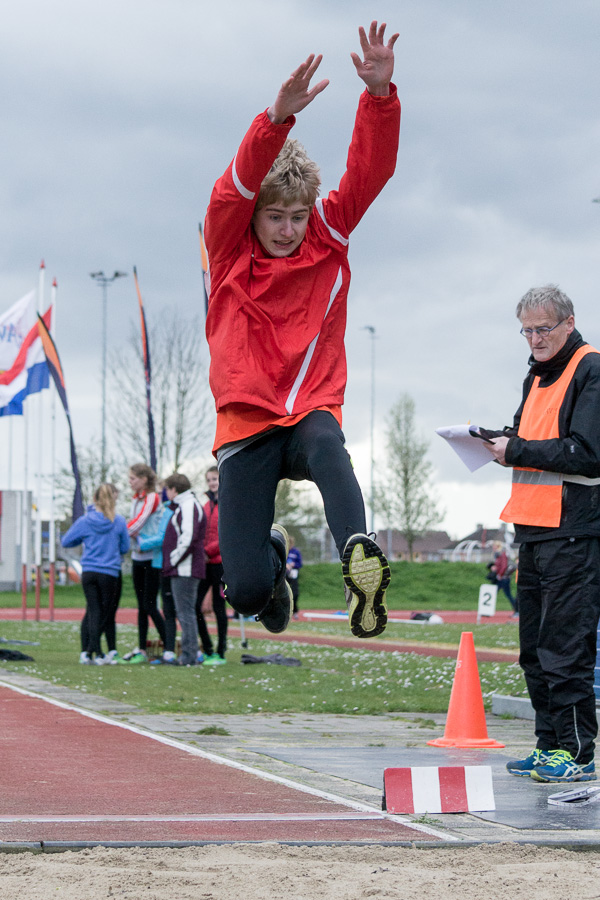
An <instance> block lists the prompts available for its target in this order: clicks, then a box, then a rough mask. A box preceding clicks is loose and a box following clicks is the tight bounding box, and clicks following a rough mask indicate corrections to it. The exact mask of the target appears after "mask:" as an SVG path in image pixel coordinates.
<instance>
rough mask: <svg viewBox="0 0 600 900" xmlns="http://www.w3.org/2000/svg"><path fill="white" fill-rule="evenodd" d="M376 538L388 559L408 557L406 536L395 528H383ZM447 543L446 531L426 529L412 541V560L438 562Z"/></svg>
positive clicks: (448, 540)
mask: <svg viewBox="0 0 600 900" xmlns="http://www.w3.org/2000/svg"><path fill="white" fill-rule="evenodd" d="M377 540H378V543H379V544H380V545H381V548H382V549H383V550H384V552H385V554H386V556H387V557H388V559H391V560H396V559H408V544H407V542H406V538H405V537H404V535H403V534H401V533H400V532H399V531H396V529H395V528H383V529H382V530H381V531H380V532H379V535H378V538H377ZM449 544H450V536H449V535H448V532H447V531H426V532H425V534H424V535H423V536H422V537H419V538H416V540H415V541H414V543H413V562H425V561H427V562H431V561H433V562H438V561H439V560H441V559H444V555H443V554H444V548H446V547H448V545H449Z"/></svg>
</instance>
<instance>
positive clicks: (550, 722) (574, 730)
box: [488, 285, 600, 782]
mask: <svg viewBox="0 0 600 900" xmlns="http://www.w3.org/2000/svg"><path fill="white" fill-rule="evenodd" d="M517 318H518V319H519V320H520V322H521V325H522V328H521V334H522V335H523V336H524V337H525V339H526V341H527V343H528V345H529V349H530V350H531V356H530V358H529V366H530V369H529V374H528V375H527V377H526V379H525V382H524V385H523V399H522V402H521V405H520V407H519V409H518V410H517V413H516V414H515V418H514V423H513V427H512V428H507V429H505V430H504V432H503V433H500V432H496V433H495V434H497V435H499V436H497V437H495V438H494V439H492V440H490V443H489V444H488V446H489V447H490V448H491V450H492V452H493V454H494V456H495V457H496V460H497V462H499V463H500V464H501V465H504V466H511V467H512V470H513V484H512V492H511V496H510V500H509V501H508V503H507V505H506V507H505V508H504V510H503V512H502V514H501V518H502V519H503V520H504V521H505V522H513V523H514V526H515V539H516V541H517V542H518V543H519V544H520V550H519V582H518V593H517V598H518V604H519V616H520V619H519V633H520V645H521V650H520V658H519V661H520V664H521V667H522V669H523V672H524V674H525V680H526V682H527V688H528V691H529V696H530V697H531V702H532V705H533V708H534V710H535V733H536V736H537V745H536V747H535V749H534V750H533V751H532V752H531V753H530V754H529V755H528V756H527V757H526V758H525V759H519V760H512V761H511V762H509V763H508V764H507V769H508V771H509V772H510V773H511V774H512V775H521V776H527V777H531V778H533V779H534V780H535V781H539V782H562V781H566V782H571V781H592V780H594V779H595V778H596V771H595V765H594V740H595V738H596V735H597V732H598V723H597V719H596V702H595V696H594V666H595V662H596V640H597V628H598V619H599V617H600V353H598V351H597V350H595V349H594V348H593V347H591V346H590V345H589V344H586V343H585V341H584V340H583V338H582V337H581V335H580V334H579V332H578V331H577V330H576V329H575V316H574V310H573V304H572V302H571V300H570V299H569V298H568V297H567V296H566V295H565V294H564V293H563V292H562V291H560V290H559V289H558V288H557V287H556V286H555V285H545V286H544V287H540V288H533V289H532V290H530V291H528V293H527V294H525V296H524V297H523V298H522V299H521V301H520V302H519V304H518V306H517Z"/></svg>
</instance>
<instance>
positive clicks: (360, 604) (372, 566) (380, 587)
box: [342, 534, 390, 638]
mask: <svg viewBox="0 0 600 900" xmlns="http://www.w3.org/2000/svg"><path fill="white" fill-rule="evenodd" d="M342 574H343V576H344V583H345V585H346V605H347V606H348V621H349V623H350V631H351V632H352V634H353V635H355V637H359V638H369V637H376V636H377V635H378V634H381V633H382V631H385V626H386V625H387V606H386V603H385V592H386V590H387V587H388V585H389V583H390V567H389V564H388V561H387V559H386V558H385V556H384V554H383V552H382V550H381V549H380V548H379V547H378V546H377V544H376V543H375V541H373V540H371V538H370V537H368V536H367V535H366V534H353V535H352V537H350V538H349V539H348V541H347V542H346V546H345V547H344V552H343V553H342Z"/></svg>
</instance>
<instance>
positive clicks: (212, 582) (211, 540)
mask: <svg viewBox="0 0 600 900" xmlns="http://www.w3.org/2000/svg"><path fill="white" fill-rule="evenodd" d="M206 485H207V491H206V495H207V497H208V501H207V502H206V503H205V504H204V515H205V517H206V537H205V539H204V549H205V551H206V575H205V577H204V578H203V579H202V581H201V582H200V584H199V586H198V601H197V603H196V616H197V620H198V632H199V634H200V642H201V644H202V650H203V653H204V657H203V661H204V665H207V666H219V665H223V663H224V662H225V652H226V650H227V612H226V611H225V594H224V591H223V563H222V561H221V551H220V550H219V506H218V503H219V470H218V468H217V466H211V467H210V469H208V471H207V472H206ZM209 588H211V589H212V607H213V612H214V614H215V618H216V620H217V641H218V643H217V652H216V653H215V652H214V648H213V643H212V640H211V637H210V634H209V633H208V628H207V627H206V620H205V618H204V615H203V613H202V602H203V600H204V598H205V597H206V594H207V592H208V589H209ZM201 655H202V654H200V656H201ZM200 656H199V661H201V660H200Z"/></svg>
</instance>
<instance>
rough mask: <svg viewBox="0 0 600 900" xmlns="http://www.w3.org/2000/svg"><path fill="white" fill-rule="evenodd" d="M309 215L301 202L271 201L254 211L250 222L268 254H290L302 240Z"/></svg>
mask: <svg viewBox="0 0 600 900" xmlns="http://www.w3.org/2000/svg"><path fill="white" fill-rule="evenodd" d="M309 215H310V209H309V207H308V206H305V205H304V204H303V203H292V204H290V205H289V206H286V205H285V204H283V203H271V204H270V205H269V206H263V208H262V209H259V210H258V212H255V213H254V217H253V219H252V224H253V225H254V231H255V232H256V236H257V238H258V239H259V241H260V242H261V244H262V246H263V249H264V250H265V251H266V252H267V253H268V254H269V256H278V257H282V256H290V254H292V253H293V252H294V250H295V249H296V248H297V247H299V246H300V244H301V243H302V241H303V240H304V235H305V234H306V228H307V225H308V217H309Z"/></svg>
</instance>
